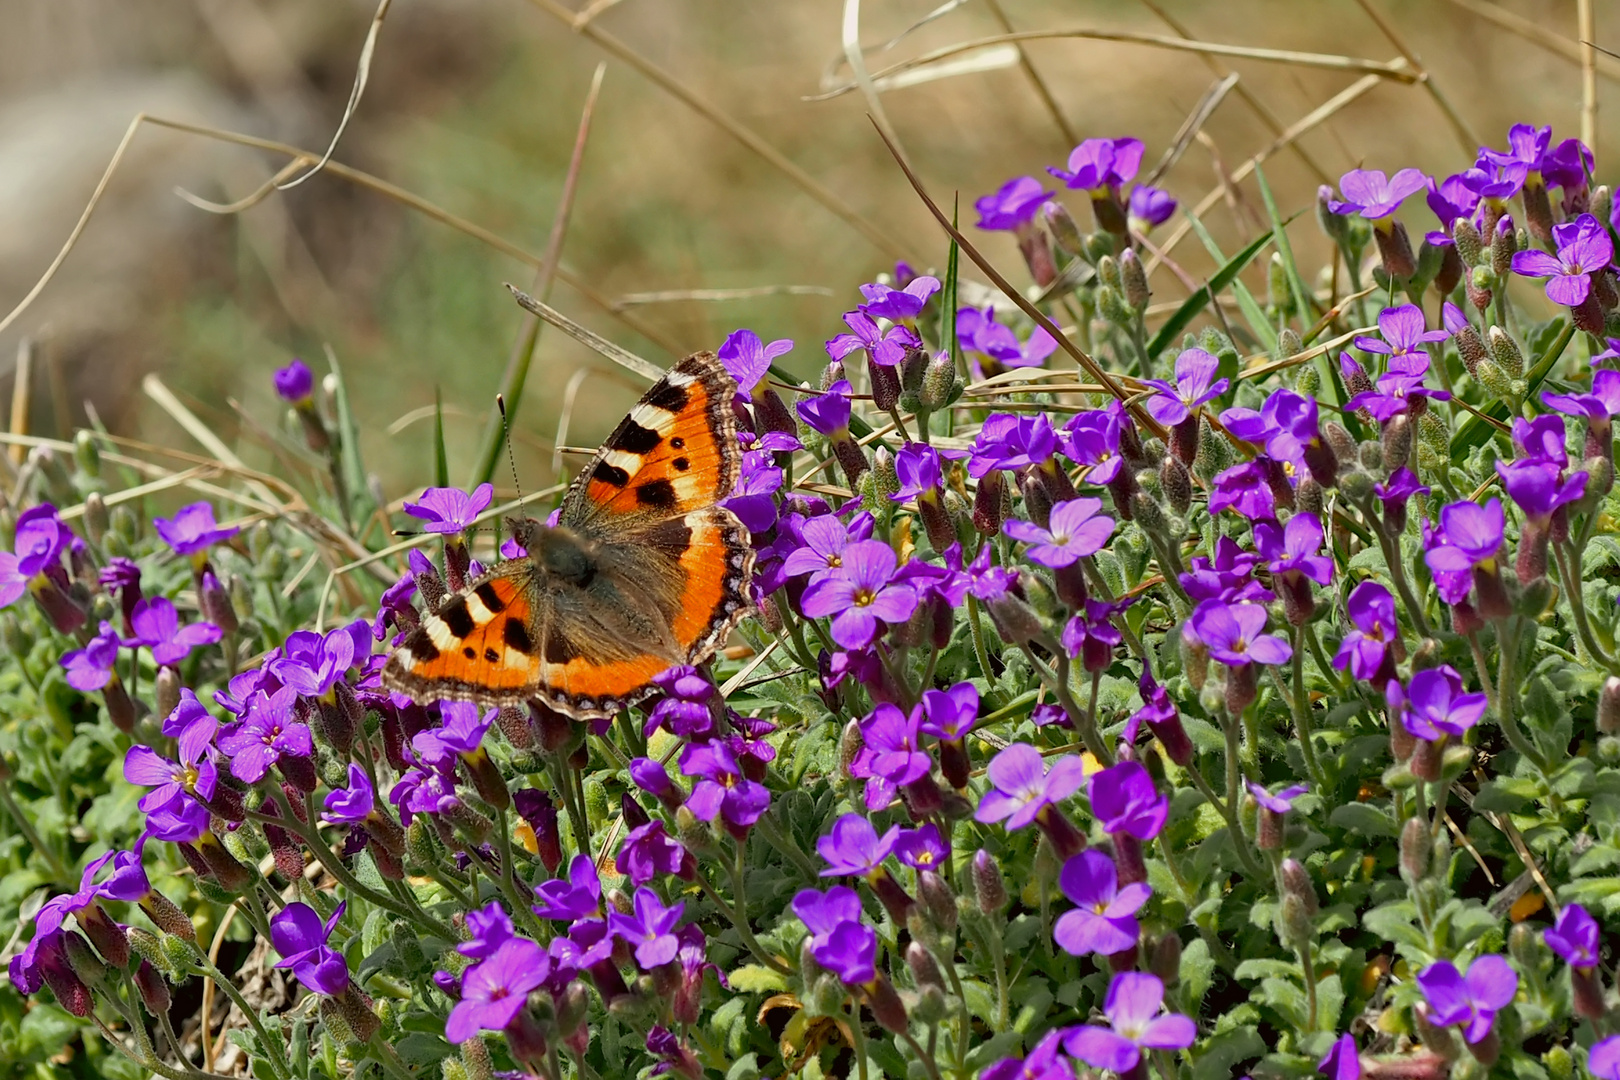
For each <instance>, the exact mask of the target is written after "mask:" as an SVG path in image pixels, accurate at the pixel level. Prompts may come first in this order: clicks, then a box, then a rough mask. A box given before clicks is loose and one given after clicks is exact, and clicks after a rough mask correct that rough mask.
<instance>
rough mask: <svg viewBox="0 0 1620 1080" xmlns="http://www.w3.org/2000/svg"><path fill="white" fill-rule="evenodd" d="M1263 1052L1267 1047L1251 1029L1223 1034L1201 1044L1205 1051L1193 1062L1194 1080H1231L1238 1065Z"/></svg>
mask: <svg viewBox="0 0 1620 1080" xmlns="http://www.w3.org/2000/svg"><path fill="white" fill-rule="evenodd" d="M1265 1052H1266V1044H1265V1042H1264V1041H1263V1040H1262V1039H1261V1038H1260V1034H1259V1032H1257V1031H1256V1030H1255V1028H1254V1027H1253V1026H1251V1025H1244V1026H1243V1027H1238V1028H1232V1029H1231V1030H1229V1031H1223V1032H1221V1033H1220V1034H1219V1035H1216V1036H1215V1037H1214V1038H1212V1039H1210V1040H1208V1041H1207V1042H1206V1043H1205V1044H1204V1052H1203V1053H1201V1054H1199V1055H1198V1060H1197V1061H1195V1062H1193V1068H1192V1074H1193V1080H1231V1076H1232V1074H1233V1067H1234V1066H1236V1065H1237V1063H1238V1062H1240V1061H1247V1060H1248V1059H1249V1058H1252V1057H1257V1056H1258V1055H1260V1054H1263V1053H1265Z"/></svg>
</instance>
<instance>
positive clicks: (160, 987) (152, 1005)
mask: <svg viewBox="0 0 1620 1080" xmlns="http://www.w3.org/2000/svg"><path fill="white" fill-rule="evenodd" d="M135 989H136V990H139V991H140V994H141V1004H143V1005H145V1006H146V1011H147V1012H149V1013H151V1014H152V1015H153V1016H167V1015H168V1014H169V1005H170V1004H171V1002H172V999H171V998H170V996H169V984H168V983H166V982H164V981H163V976H162V975H160V974H158V970H157V968H155V967H153V966H152V965H151V964H149V963H148V962H147V961H146V960H145V959H142V960H141V962H140V964H139V966H137V967H136V968H135Z"/></svg>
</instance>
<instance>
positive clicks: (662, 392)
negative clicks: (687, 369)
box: [642, 379, 691, 413]
mask: <svg viewBox="0 0 1620 1080" xmlns="http://www.w3.org/2000/svg"><path fill="white" fill-rule="evenodd" d="M642 400H643V401H645V402H646V403H647V404H648V405H651V406H652V407H653V408H655V409H663V410H664V411H665V412H672V413H678V412H682V411H684V410H685V408H686V405H687V402H689V401H690V400H691V396H690V395H689V394H687V392H686V387H684V386H676V385H675V384H674V383H671V382H670V381H669V380H667V379H666V380H664V381H663V382H660V383H659V384H658V385H657V386H655V387H653V388H652V389H651V390H649V391H647V396H646V397H645V398H643V399H642Z"/></svg>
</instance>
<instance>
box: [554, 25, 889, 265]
mask: <svg viewBox="0 0 1620 1080" xmlns="http://www.w3.org/2000/svg"><path fill="white" fill-rule="evenodd" d="M529 3H530V4H532V5H534V6H535V7H537V8H539V9H540V10H541V11H544V12H545V13H546V14H547V15H550V16H551V17H552V18H554V19H556V20H558V21H559V22H561V23H562V24H563V25H564V26H568V27H573V26H574V13H573V12H572V11H570V10H569V9H568V8H567V7H566V6H565V5H563V4H561V3H558V0H529ZM577 32H578V33H579V34H580V35H581V36H583V37H586V38H589V39H590V40H591V41H593V42H595V43H596V45H597V46H598V47H600V48H601V49H603V50H604V51H606V52H608V53H610V54H612V55H613V56H616V57H618V58H619V59H620V60H623V61H624V62H625V63H626V64H629V65H630V66H631V67H633V68H635V69H636V70H637V71H639V72H641V74H642V75H644V76H646V77H647V78H648V79H650V80H651V81H652V82H654V83H656V84H657V85H658V86H659V87H660V88H661V89H663V90H664V92H665V93H667V94H669V95H670V96H671V97H673V98H675V99H676V100H677V101H679V102H681V103H682V104H683V105H685V106H686V107H687V108H689V109H691V110H692V111H693V112H695V113H697V114H698V115H699V116H701V117H703V118H704V119H705V120H708V121H709V122H710V123H712V124H714V125H715V126H716V127H718V128H720V130H722V131H724V132H725V133H726V134H727V135H730V136H731V137H732V138H733V139H736V140H737V141H738V142H740V143H742V144H743V145H744V146H745V147H747V148H748V149H749V150H752V151H753V152H754V153H756V154H758V155H759V156H760V157H762V158H764V159H765V160H766V161H767V162H769V163H770V164H771V165H772V166H774V167H775V168H776V169H777V171H779V172H781V173H782V174H783V175H784V176H786V177H787V178H788V179H789V180H791V181H793V183H794V184H796V185H798V187H799V188H800V189H802V190H803V191H804V193H805V194H806V195H809V196H810V197H811V198H812V199H814V200H816V202H818V203H820V204H821V205H822V206H825V207H826V208H827V209H828V210H830V211H832V212H833V214H835V215H836V216H837V217H838V218H840V219H841V220H843V221H845V222H847V223H848V224H849V225H850V227H852V228H853V229H855V231H856V232H858V233H860V234H861V235H862V236H864V237H866V239H867V240H868V241H869V242H870V243H871V244H872V246H874V247H876V248H877V249H878V250H880V251H883V252H885V253H887V254H888V255H889V256H890V257H891V258H896V259H907V258H911V252H910V249H909V247H908V245H906V244H903V243H901V242H900V241H898V240H896V239H894V238H893V237H891V236H889V235H888V233H886V232H884V231H883V230H882V229H880V228H878V226H877V225H875V224H873V223H872V222H870V221H868V220H866V218H865V217H863V216H861V214H860V212H859V211H857V210H856V209H855V208H854V207H853V206H851V205H850V204H849V203H847V202H845V201H844V199H843V198H841V197H840V196H839V195H837V194H836V193H834V192H833V190H832V189H831V188H829V187H827V186H826V185H825V184H823V183H822V182H821V181H819V180H817V179H816V178H815V177H813V176H811V175H810V174H809V173H808V172H806V171H805V170H804V169H802V168H800V167H799V166H798V165H796V164H794V163H793V161H791V160H790V159H789V158H788V157H787V155H786V154H784V153H782V152H781V151H780V150H778V149H777V148H776V147H774V146H772V145H771V144H770V143H769V142H767V141H766V140H765V138H764V137H763V136H762V135H760V134H759V133H758V132H756V131H755V130H754V129H753V128H750V127H748V126H747V125H746V124H743V123H742V122H740V121H738V120H736V119H734V118H733V117H732V116H731V115H730V114H729V113H727V112H725V111H724V110H722V109H720V108H719V107H718V106H716V105H714V104H713V103H712V102H710V101H708V100H707V99H705V98H703V97H701V96H699V94H698V93H697V91H695V90H693V89H692V88H691V87H689V86H687V85H686V84H685V83H683V82H681V81H680V80H679V79H677V78H676V77H675V76H674V75H672V74H671V73H670V72H668V71H666V70H665V69H663V68H661V67H659V66H658V65H657V64H655V63H653V62H652V61H651V60H648V59H647V58H646V57H645V56H642V55H641V54H640V53H638V52H636V50H634V49H632V48H631V47H630V46H629V45H627V44H625V43H624V42H622V41H620V40H619V39H618V38H616V37H614V36H613V35H612V34H609V33H608V32H607V31H606V30H603V29H602V28H601V27H599V26H598V25H596V24H595V23H590V24H588V25H585V26H581V27H578V28H577Z"/></svg>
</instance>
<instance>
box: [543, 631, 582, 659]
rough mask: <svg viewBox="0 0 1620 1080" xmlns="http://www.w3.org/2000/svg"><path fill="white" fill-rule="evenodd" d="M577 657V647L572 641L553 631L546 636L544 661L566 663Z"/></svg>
mask: <svg viewBox="0 0 1620 1080" xmlns="http://www.w3.org/2000/svg"><path fill="white" fill-rule="evenodd" d="M578 658H579V649H578V648H576V647H575V645H574V643H573V642H572V641H569V640H568V639H567V638H566V637H563V636H562V635H561V634H558V633H556V632H553V633H552V634H551V635H550V636H549V637H547V638H546V663H548V664H566V663H568V662H569V661H570V660H576V659H578Z"/></svg>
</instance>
